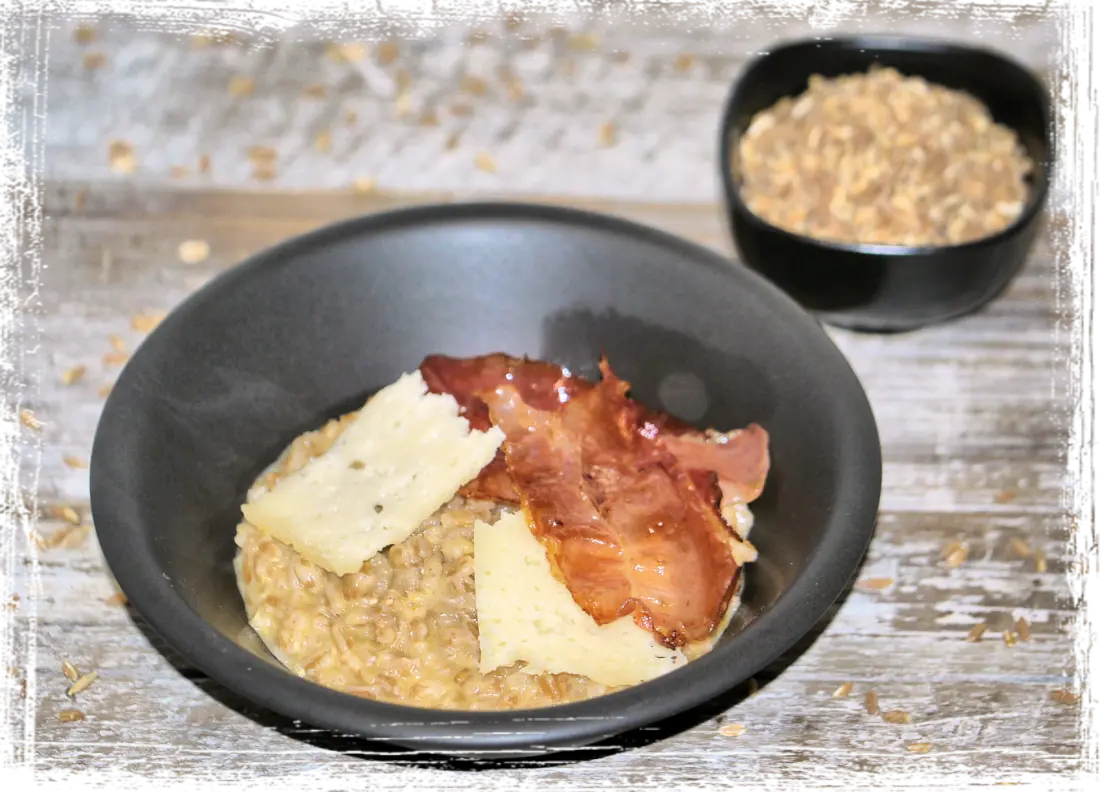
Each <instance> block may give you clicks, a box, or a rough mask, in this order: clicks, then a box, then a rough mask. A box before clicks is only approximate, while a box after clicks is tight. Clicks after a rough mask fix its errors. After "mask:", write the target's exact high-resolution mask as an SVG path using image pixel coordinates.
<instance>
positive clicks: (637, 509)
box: [480, 361, 739, 646]
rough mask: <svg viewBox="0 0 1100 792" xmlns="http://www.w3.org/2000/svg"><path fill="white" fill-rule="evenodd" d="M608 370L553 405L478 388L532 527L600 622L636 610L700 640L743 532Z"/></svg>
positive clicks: (726, 589)
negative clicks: (649, 430)
mask: <svg viewBox="0 0 1100 792" xmlns="http://www.w3.org/2000/svg"><path fill="white" fill-rule="evenodd" d="M601 369H602V371H603V375H604V377H603V380H602V381H601V382H600V383H599V384H598V385H595V386H594V387H591V388H587V389H580V390H579V392H577V393H575V394H574V395H573V396H572V398H569V399H568V400H566V401H565V403H564V404H563V405H561V406H560V407H559V408H558V409H555V410H548V409H540V408H539V407H537V406H535V405H532V404H530V403H528V402H527V401H526V399H525V398H524V396H523V394H522V393H520V391H519V390H518V389H517V388H516V387H515V385H514V384H512V383H506V384H503V385H499V386H498V387H497V388H496V389H495V390H493V391H492V392H482V393H481V394H480V398H481V399H482V400H483V401H484V403H485V404H486V405H487V407H488V410H489V418H490V421H491V423H492V424H494V425H495V426H499V427H500V428H501V429H503V430H504V432H505V434H506V439H505V441H504V444H503V446H502V448H503V450H504V456H505V459H506V462H507V468H508V472H509V473H510V474H511V477H512V480H513V482H514V483H515V487H516V490H517V491H518V493H519V495H520V499H521V502H522V505H523V507H524V509H525V511H526V512H527V514H528V517H529V519H530V521H531V523H532V526H531V527H532V531H533V532H534V533H535V535H536V536H537V537H538V538H539V539H540V540H541V541H542V542H543V543H544V545H545V546H546V548H547V556H548V557H549V559H550V561H551V566H552V568H553V569H554V570H555V572H556V574H558V575H559V576H560V577H561V579H562V581H563V582H564V583H565V584H566V586H567V587H568V588H569V591H570V593H572V595H573V598H574V599H575V600H576V601H577V604H578V605H580V606H581V607H582V608H583V609H584V610H585V611H586V612H588V613H589V614H590V615H591V616H592V617H593V618H594V619H595V620H596V622H597V623H599V624H607V623H609V622H611V621H614V620H615V619H617V618H620V617H622V616H624V615H626V614H630V613H633V615H634V619H635V621H636V622H637V623H638V624H639V625H640V626H642V627H644V628H646V629H649V630H652V631H653V632H654V633H655V634H656V635H657V636H658V637H659V638H660V639H661V640H662V641H663V642H664V643H666V644H668V645H669V646H682V645H684V644H685V643H689V642H693V641H697V640H701V639H703V638H706V637H707V636H708V635H710V634H711V632H712V631H713V629H714V627H715V625H716V623H717V621H718V620H719V618H720V617H721V615H722V612H723V611H724V610H725V607H726V605H727V604H728V602H729V598H730V596H731V594H732V592H733V587H734V583H735V582H736V576H737V573H738V569H739V566H738V564H737V562H736V560H735V559H734V556H733V552H732V550H731V543H732V542H736V541H739V540H738V539H737V537H736V536H735V535H734V534H733V533H732V532H731V531H730V529H729V527H728V526H727V525H726V523H725V522H724V521H723V520H722V519H721V517H720V516H719V514H718V510H717V508H716V506H717V504H716V503H715V502H714V499H713V497H712V495H711V494H709V493H707V492H704V491H701V490H700V488H699V487H698V486H697V485H696V480H695V476H694V472H693V471H691V470H689V469H688V468H686V467H684V466H683V465H681V464H679V462H678V460H677V457H676V456H675V455H674V454H673V453H672V452H670V451H669V450H668V449H667V448H665V447H664V446H663V445H662V444H661V443H660V442H658V441H657V439H656V438H651V437H647V436H646V435H645V434H644V433H643V432H641V431H639V426H640V425H641V422H642V419H643V418H644V417H645V409H644V408H643V407H642V406H641V405H638V404H637V403H635V402H632V401H631V400H630V399H628V398H627V396H626V394H627V391H628V389H629V384H628V383H626V382H624V381H622V380H620V379H618V378H617V377H616V376H615V375H614V373H613V372H612V371H611V369H610V367H609V366H608V365H607V363H606V361H603V362H602V363H601ZM691 450H692V451H695V449H691ZM710 476H711V480H713V478H714V475H713V473H711V474H710Z"/></svg>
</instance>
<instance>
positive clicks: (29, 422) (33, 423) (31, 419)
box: [19, 408, 42, 432]
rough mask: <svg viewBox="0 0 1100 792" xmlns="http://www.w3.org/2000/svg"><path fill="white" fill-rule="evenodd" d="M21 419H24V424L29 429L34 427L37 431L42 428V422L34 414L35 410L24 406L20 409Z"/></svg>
mask: <svg viewBox="0 0 1100 792" xmlns="http://www.w3.org/2000/svg"><path fill="white" fill-rule="evenodd" d="M19 420H20V421H22V423H23V426H25V427H27V428H28V429H33V430H35V431H36V432H37V431H39V430H40V429H41V428H42V422H41V421H40V420H38V417H37V416H36V415H35V414H34V410H28V409H26V408H23V409H22V410H20V411H19Z"/></svg>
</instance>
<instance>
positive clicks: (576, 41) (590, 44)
mask: <svg viewBox="0 0 1100 792" xmlns="http://www.w3.org/2000/svg"><path fill="white" fill-rule="evenodd" d="M599 47H600V37H599V36H597V35H596V34H595V33H576V34H574V35H573V36H571V37H570V38H569V49H571V50H572V51H573V52H595V51H596V50H597V49H599Z"/></svg>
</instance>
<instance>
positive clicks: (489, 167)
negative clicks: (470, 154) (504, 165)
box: [474, 151, 497, 173]
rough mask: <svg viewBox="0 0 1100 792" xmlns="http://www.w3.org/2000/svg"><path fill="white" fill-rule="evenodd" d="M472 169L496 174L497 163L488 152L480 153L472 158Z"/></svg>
mask: <svg viewBox="0 0 1100 792" xmlns="http://www.w3.org/2000/svg"><path fill="white" fill-rule="evenodd" d="M474 167H476V168H477V169H478V170H479V171H484V172H485V173H496V170H497V163H496V160H494V159H493V157H492V156H491V155H490V154H489V153H488V152H485V151H481V152H478V153H477V155H475V156H474Z"/></svg>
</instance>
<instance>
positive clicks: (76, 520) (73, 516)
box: [50, 506, 80, 525]
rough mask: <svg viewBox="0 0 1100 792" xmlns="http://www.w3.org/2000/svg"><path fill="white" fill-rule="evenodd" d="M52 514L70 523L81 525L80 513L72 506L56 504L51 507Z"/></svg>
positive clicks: (55, 517)
mask: <svg viewBox="0 0 1100 792" xmlns="http://www.w3.org/2000/svg"><path fill="white" fill-rule="evenodd" d="M50 516H51V517H53V518H54V519H63V520H65V521H66V522H68V524H70V525H80V514H79V513H78V511H77V510H76V509H75V508H73V507H72V506H54V507H53V508H51V509H50Z"/></svg>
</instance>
